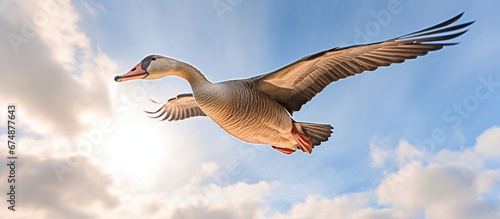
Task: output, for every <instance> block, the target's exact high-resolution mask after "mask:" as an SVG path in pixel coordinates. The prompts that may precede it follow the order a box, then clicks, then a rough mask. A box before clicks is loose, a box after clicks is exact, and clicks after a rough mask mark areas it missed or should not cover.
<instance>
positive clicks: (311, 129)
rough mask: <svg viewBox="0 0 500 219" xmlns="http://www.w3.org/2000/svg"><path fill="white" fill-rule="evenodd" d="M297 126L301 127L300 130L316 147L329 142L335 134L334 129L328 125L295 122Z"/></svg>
mask: <svg viewBox="0 0 500 219" xmlns="http://www.w3.org/2000/svg"><path fill="white" fill-rule="evenodd" d="M295 124H297V125H299V126H300V129H299V130H301V131H302V132H303V133H304V134H306V135H307V136H309V137H310V138H311V143H312V145H313V147H314V146H318V145H320V144H321V142H325V141H328V138H329V137H330V136H331V135H332V133H333V131H332V130H333V127H332V126H331V125H328V124H317V123H307V122H295Z"/></svg>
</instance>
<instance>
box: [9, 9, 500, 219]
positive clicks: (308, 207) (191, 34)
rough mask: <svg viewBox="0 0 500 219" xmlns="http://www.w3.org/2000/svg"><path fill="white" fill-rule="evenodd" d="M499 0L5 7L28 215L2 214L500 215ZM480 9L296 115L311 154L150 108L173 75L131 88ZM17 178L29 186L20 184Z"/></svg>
mask: <svg viewBox="0 0 500 219" xmlns="http://www.w3.org/2000/svg"><path fill="white" fill-rule="evenodd" d="M499 6H500V3H499V2H498V1H494V0H486V1H481V2H480V3H478V2H472V1H471V2H464V1H460V2H457V1H452V0H436V1H414V0H383V1H331V0H330V1H327V0H324V1H320V0H318V1H308V2H306V1H285V0H276V1H248V0H208V1H194V0H185V1H181V0H178V1H177V0H169V1H97V0H87V1H70V0H37V1H14V0H0V28H1V30H2V32H1V35H3V36H2V37H0V48H1V49H0V66H1V67H2V72H1V73H0V141H1V142H4V143H2V147H1V148H0V163H1V167H0V169H1V171H0V181H1V182H2V183H1V184H0V190H1V191H2V192H1V193H3V195H2V200H7V199H8V198H9V197H8V195H6V193H8V192H9V191H10V189H9V186H10V185H11V184H9V183H6V181H7V179H8V175H9V173H8V170H9V169H8V168H9V167H8V166H7V165H6V164H7V163H8V162H9V161H8V160H7V156H8V148H7V146H6V143H7V141H8V133H7V130H8V127H7V119H8V111H7V108H8V106H10V105H15V107H16V119H15V122H16V124H15V127H16V137H15V140H16V146H17V147H16V149H15V150H16V155H17V156H18V158H17V160H16V163H17V164H16V173H15V174H16V183H15V186H16V191H15V192H16V198H15V201H16V203H15V211H11V210H9V209H8V206H10V204H9V203H8V202H6V201H2V203H3V204H2V205H1V209H0V217H1V218H35V219H36V218H55V219H57V218H82V219H83V218H270V219H281V218H296V219H298V218H354V219H376V218H384V219H387V218H388V219H391V218H409V219H422V218H428V219H438V218H439V219H447V218H453V219H462V218H463V219H466V218H481V219H493V218H500V114H499V113H498V112H499V108H500V68H499V67H498V63H497V62H498V60H497V57H498V56H499V55H500V44H498V43H496V42H497V38H498V37H497V36H498V35H500V26H498V24H499V23H500V17H499V16H498V15H497V8H498V7H499ZM462 12H465V14H464V16H463V18H462V19H461V22H468V21H473V20H475V21H476V23H474V24H473V25H472V26H471V27H470V30H469V32H467V33H466V34H464V35H463V36H460V37H459V38H456V39H453V40H452V41H451V42H460V44H458V45H456V46H450V47H446V48H444V49H443V50H440V51H437V52H431V53H429V54H428V55H426V56H424V57H419V58H417V59H415V60H408V61H406V62H405V63H402V64H396V65H392V66H390V67H382V68H379V69H377V70H376V71H374V72H366V73H363V74H361V75H358V76H355V77H349V78H347V79H345V80H341V81H338V82H335V83H333V84H331V85H330V86H328V87H327V88H326V89H325V90H323V91H322V92H321V93H320V94H318V95H317V96H316V97H315V98H314V99H313V100H312V101H311V102H309V103H307V104H306V105H305V106H304V107H302V109H301V110H300V112H296V113H294V119H295V120H297V121H307V122H317V123H326V124H331V125H332V126H333V127H334V128H335V129H334V133H333V135H332V137H331V138H330V139H329V141H328V142H325V143H323V144H321V146H319V147H316V148H315V149H314V151H313V153H312V154H305V153H301V152H296V153H294V154H292V155H290V156H286V155H284V154H282V153H280V152H277V151H275V150H273V149H272V148H270V147H268V146H265V145H253V144H249V143H245V142H242V141H240V140H238V139H236V138H234V137H232V136H230V135H229V134H227V133H225V132H224V131H223V130H222V129H220V128H219V127H218V126H217V125H216V124H215V123H213V122H212V121H211V120H210V119H209V118H207V117H197V118H190V119H186V120H182V121H176V122H160V121H157V120H154V119H150V118H148V117H147V115H146V114H145V113H144V112H143V110H153V109H156V108H157V107H158V105H157V104H154V103H152V102H151V101H150V99H153V100H155V101H166V100H168V99H169V98H171V97H175V96H176V95H178V94H181V93H189V92H190V87H189V85H188V84H187V83H186V82H185V81H183V80H181V79H179V78H175V77H168V78H163V79H160V80H155V81H139V80H137V81H130V82H124V83H116V82H115V81H114V80H113V78H114V76H116V75H119V74H123V73H125V72H127V71H128V70H129V69H130V68H131V67H133V66H134V65H136V64H137V63H138V62H139V61H140V60H141V59H142V58H143V57H145V56H147V55H149V54H162V55H165V56H168V57H172V58H175V59H178V60H182V61H185V62H188V63H190V64H192V65H194V66H196V67H197V68H198V69H200V70H201V71H202V72H203V73H204V74H205V75H206V76H207V78H208V79H209V80H211V81H213V82H217V81H223V80H228V79H238V78H248V77H252V76H255V75H259V74H264V73H267V72H271V71H273V70H275V69H278V68H280V67H282V66H284V65H286V64H289V63H291V62H293V61H295V60H297V59H299V58H301V57H303V56H305V55H309V54H312V53H315V52H318V51H321V50H325V49H329V48H333V47H337V46H348V45H353V44H360V43H370V42H377V41H382V40H386V39H390V38H393V37H397V36H400V35H404V34H407V33H410V32H413V31H416V30H420V29H422V28H426V27H429V26H432V25H434V24H437V23H439V22H441V21H444V20H446V19H448V18H451V17H453V16H455V15H457V14H459V13H462ZM13 185H14V184H13Z"/></svg>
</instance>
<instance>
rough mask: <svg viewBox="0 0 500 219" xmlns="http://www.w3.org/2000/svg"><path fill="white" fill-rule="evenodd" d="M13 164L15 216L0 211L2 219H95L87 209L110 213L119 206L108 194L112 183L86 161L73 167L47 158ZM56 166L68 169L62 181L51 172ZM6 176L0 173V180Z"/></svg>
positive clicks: (32, 157)
mask: <svg viewBox="0 0 500 219" xmlns="http://www.w3.org/2000/svg"><path fill="white" fill-rule="evenodd" d="M17 162H18V165H17V166H16V168H17V169H16V188H17V194H18V195H17V196H16V202H17V203H18V204H17V205H16V212H15V214H12V215H9V214H8V213H9V212H8V211H6V210H2V211H0V217H2V218H6V217H7V216H14V215H15V217H16V218H55V219H57V218H96V217H97V216H98V215H97V212H96V211H90V210H89V209H106V210H112V209H114V208H116V207H117V206H118V205H119V204H120V202H119V200H118V198H117V196H115V195H114V194H112V193H111V191H110V188H111V187H112V186H113V181H112V179H111V178H110V177H109V176H108V175H107V174H105V173H104V172H102V171H101V167H99V166H96V165H95V164H93V163H91V162H90V161H89V160H88V159H81V160H80V161H79V162H78V165H75V166H73V167H71V166H69V165H68V164H67V160H66V159H58V158H53V157H50V156H45V157H43V158H42V156H35V155H23V156H22V157H19V158H18V160H17ZM57 165H64V166H65V167H68V168H70V169H71V171H70V172H71V173H69V174H68V173H67V174H65V177H64V180H62V181H59V179H58V177H57V176H56V172H55V171H54V166H57ZM6 174H7V172H6V171H2V173H1V174H0V177H1V178H2V179H6V178H7V175H6Z"/></svg>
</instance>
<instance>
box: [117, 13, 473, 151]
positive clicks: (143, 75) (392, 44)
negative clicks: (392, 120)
mask: <svg viewBox="0 0 500 219" xmlns="http://www.w3.org/2000/svg"><path fill="white" fill-rule="evenodd" d="M462 15H463V13H461V14H459V15H457V16H455V17H453V18H451V19H449V20H447V21H444V22H442V23H440V24H437V25H434V26H432V27H429V28H426V29H423V30H420V31H417V32H413V33H410V34H406V35H403V36H400V37H396V38H392V39H389V40H386V41H382V42H378V43H372V44H365V45H355V46H349V47H343V48H339V47H336V48H333V49H329V50H325V51H321V52H318V53H316V54H313V55H309V56H306V57H304V58H302V59H300V60H298V61H296V62H293V63H291V64H289V65H287V66H284V67H282V68H280V69H278V70H276V71H273V72H271V73H268V74H263V75H259V76H256V77H252V78H248V79H243V80H230V81H223V82H218V83H212V82H210V81H209V80H207V78H206V77H205V76H204V75H203V74H202V73H201V72H200V71H199V70H198V69H196V68H195V67H193V66H191V65H190V64H188V63H185V62H182V61H178V60H175V59H172V58H168V57H164V56H161V55H149V56H147V57H145V58H144V59H143V60H142V61H141V62H140V63H139V64H137V65H136V66H134V67H133V68H132V69H131V70H130V71H129V72H127V73H125V74H123V75H120V76H116V77H115V81H117V82H121V81H128V80H134V79H149V80H152V79H159V78H163V77H166V76H170V75H173V76H178V77H181V78H183V79H185V80H186V81H187V82H188V83H189V85H190V86H191V89H192V94H191V93H189V94H181V95H178V96H177V97H174V98H171V99H169V100H168V101H167V102H166V103H164V104H163V105H162V106H161V107H160V108H159V109H158V110H156V111H154V112H148V113H151V114H153V115H156V116H154V117H155V118H162V120H166V119H168V120H170V121H172V120H182V119H186V118H189V117H195V116H208V117H210V118H211V119H212V120H213V121H214V122H215V123H217V124H218V125H219V126H220V127H221V128H222V129H224V130H225V131H226V132H228V133H229V134H231V135H233V136H234V137H236V138H238V139H241V140H243V141H246V142H249V143H255V144H266V145H271V146H272V148H274V149H275V150H277V151H280V152H282V153H285V154H291V153H293V152H295V151H296V150H297V149H300V150H301V151H303V152H305V153H308V154H310V153H311V152H312V150H313V148H314V146H318V145H320V144H321V143H322V142H325V141H327V140H328V138H329V137H330V136H331V134H332V130H333V127H332V126H330V125H328V124H316V123H306V122H297V121H295V120H293V118H292V114H293V113H294V112H296V111H299V110H300V108H301V107H302V105H304V104H305V103H307V102H308V101H310V100H311V99H312V98H313V97H314V96H315V95H316V94H318V93H319V92H321V91H322V90H323V89H324V88H325V87H326V86H327V85H329V84H330V83H332V82H335V81H338V80H340V79H343V78H347V77H349V76H353V75H356V74H359V73H362V72H364V71H373V70H375V69H377V68H378V67H380V66H389V65H391V64H392V63H402V62H404V61H405V60H406V59H415V58H416V57H418V56H423V55H426V54H427V53H428V52H429V51H435V50H439V49H441V48H443V47H445V46H451V45H455V44H457V43H449V42H446V41H447V40H450V39H453V38H455V37H458V36H460V35H462V34H464V33H465V32H467V31H468V30H467V29H466V30H464V28H466V27H468V26H469V25H471V24H472V23H474V21H472V22H467V23H464V24H459V25H454V26H452V24H453V23H455V22H456V21H457V20H459V19H460V18H461V17H462Z"/></svg>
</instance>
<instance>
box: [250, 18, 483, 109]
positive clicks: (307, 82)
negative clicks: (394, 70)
mask: <svg viewBox="0 0 500 219" xmlns="http://www.w3.org/2000/svg"><path fill="white" fill-rule="evenodd" d="M462 15H463V13H462V14H459V15H457V16H455V17H453V18H451V19H448V20H446V21H444V22H442V23H440V24H437V25H434V26H432V27H429V28H425V29H423V30H420V31H416V32H413V33H410V34H406V35H403V36H400V37H397V38H393V39H390V40H386V41H383V42H378V43H372V44H365V45H355V46H349V47H344V48H338V47H337V48H333V49H329V50H325V51H322V52H319V53H316V54H313V55H309V56H306V57H304V58H302V59H300V60H298V61H296V62H294V63H291V64H289V65H287V66H285V67H282V68H280V69H278V70H276V71H274V72H271V73H268V74H264V75H260V76H257V77H253V78H250V79H248V80H251V81H253V82H254V84H255V85H256V88H257V89H259V90H260V91H262V92H264V93H266V94H268V95H269V96H270V97H272V98H273V99H275V100H276V101H278V102H279V103H281V104H282V105H283V106H285V107H286V108H287V109H288V111H289V112H291V113H292V112H294V111H298V110H300V108H301V107H302V105H303V104H305V103H307V102H308V101H310V100H311V99H312V98H313V97H314V96H315V95H316V94H318V93H319V92H321V91H322V90H323V89H324V88H325V87H326V86H328V85H329V84H330V83H332V82H335V81H338V80H340V79H343V78H347V77H349V76H353V75H356V74H359V73H362V72H364V71H373V70H375V69H377V68H378V67H380V66H390V65H391V64H393V63H402V62H404V61H405V60H407V59H415V58H417V57H418V56H423V55H426V54H427V53H428V52H430V51H435V50H439V49H442V48H443V47H445V46H450V45H455V44H456V43H447V42H442V41H446V40H450V39H453V38H456V37H458V36H460V35H462V34H464V33H465V32H467V30H464V28H466V27H468V26H470V25H471V24H472V23H474V22H467V23H463V24H458V25H454V26H450V25H452V24H453V23H455V22H456V21H457V20H459V19H460V18H461V17H462ZM457 31H458V32H457Z"/></svg>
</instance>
